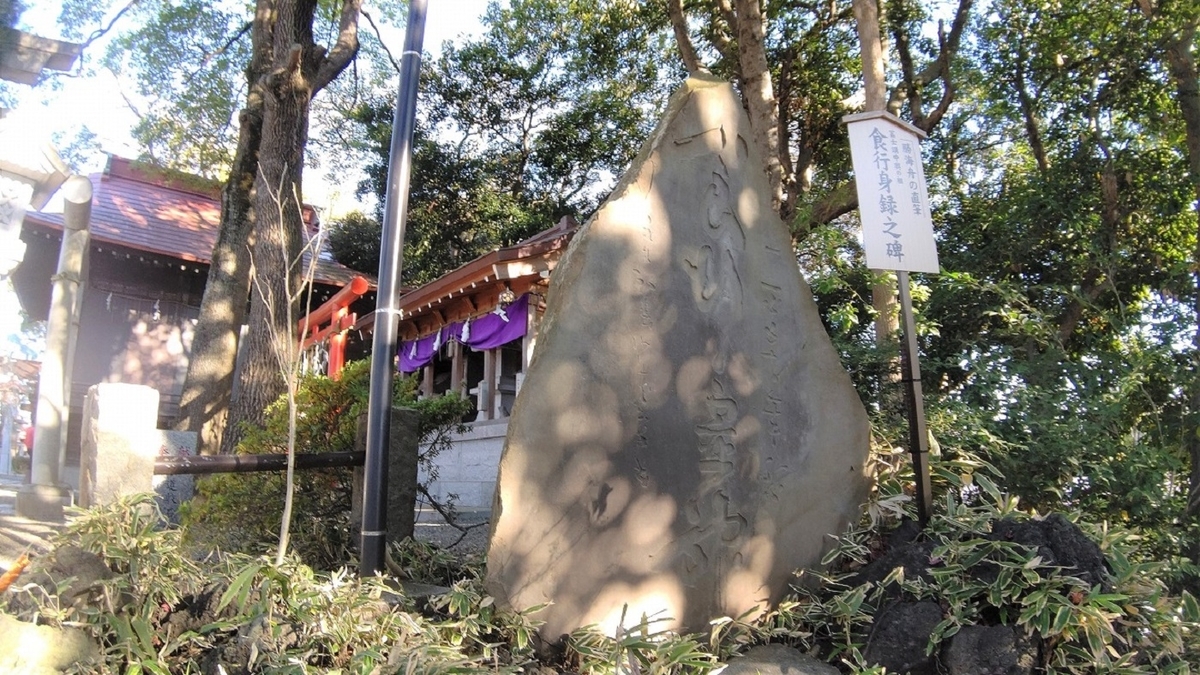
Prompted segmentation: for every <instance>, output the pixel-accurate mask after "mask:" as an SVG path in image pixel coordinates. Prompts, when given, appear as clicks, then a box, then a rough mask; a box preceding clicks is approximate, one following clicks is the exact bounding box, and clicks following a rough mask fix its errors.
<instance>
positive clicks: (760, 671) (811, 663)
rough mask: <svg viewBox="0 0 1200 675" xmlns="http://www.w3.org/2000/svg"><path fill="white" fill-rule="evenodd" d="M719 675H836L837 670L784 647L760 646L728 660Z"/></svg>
mask: <svg viewBox="0 0 1200 675" xmlns="http://www.w3.org/2000/svg"><path fill="white" fill-rule="evenodd" d="M721 675H838V669H837V668H834V667H833V666H831V665H829V664H828V663H824V662H822V661H818V660H816V659H814V658H813V657H811V656H807V655H805V654H802V653H800V651H799V650H797V649H793V648H791V647H788V646H786V645H762V646H759V647H753V648H751V649H750V650H749V651H747V652H746V653H745V654H742V655H741V656H736V657H734V658H732V659H729V665H727V666H725V669H724V670H722V671H721Z"/></svg>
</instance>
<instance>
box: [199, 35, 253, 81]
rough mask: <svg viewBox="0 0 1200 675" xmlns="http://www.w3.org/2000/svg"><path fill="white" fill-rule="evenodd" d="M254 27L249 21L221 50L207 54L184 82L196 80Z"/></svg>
mask: <svg viewBox="0 0 1200 675" xmlns="http://www.w3.org/2000/svg"><path fill="white" fill-rule="evenodd" d="M253 25H254V22H253V21H247V22H246V23H244V24H242V29H241V30H239V31H238V32H236V33H234V34H233V36H232V37H230V38H229V39H228V40H226V41H225V44H223V45H221V48H220V49H218V50H216V51H214V52H209V53H208V54H205V55H204V60H203V61H201V62H200V65H199V67H197V68H196V70H194V71H192V74H191V75H188V76H187V79H186V80H184V81H185V82H191V81H192V79H193V78H195V77H196V76H197V75H199V74H200V71H202V70H204V67H205V66H207V65H208V64H209V63H210V62H211V61H212V60H213V59H214V58H216V57H217V56H218V55H220V54H224V53H225V52H226V51H228V49H229V48H230V47H232V46H233V44H234V43H235V42H237V41H238V40H240V39H242V36H243V35H245V34H246V33H249V32H250V28H251V26H253Z"/></svg>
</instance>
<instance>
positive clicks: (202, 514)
mask: <svg viewBox="0 0 1200 675" xmlns="http://www.w3.org/2000/svg"><path fill="white" fill-rule="evenodd" d="M369 388H370V363H369V362H368V361H352V362H350V363H347V364H346V367H345V369H344V370H343V371H342V375H341V378H340V379H337V380H333V379H330V378H328V377H325V376H323V375H308V376H305V377H304V378H302V381H301V383H300V386H299V389H298V391H297V394H296V403H297V406H298V408H299V410H300V415H299V421H298V426H297V431H296V452H297V453H298V454H303V453H320V452H346V451H351V450H353V449H354V438H355V433H356V430H357V426H358V419H359V416H360V415H362V414H364V413H365V412H366V409H367V395H368V392H369ZM393 401H394V404H395V405H403V406H408V407H412V408H415V409H417V411H418V412H419V413H420V427H419V430H418V431H419V433H420V434H421V438H422V439H423V440H424V441H425V444H424V446H423V451H422V453H421V456H420V458H419V461H420V462H422V465H423V466H424V467H425V468H426V469H427V473H428V469H429V467H430V466H432V462H433V459H434V457H436V456H437V454H438V453H439V452H441V451H442V450H443V449H444V448H445V447H447V445H448V443H449V439H448V432H449V431H451V430H453V429H456V428H457V427H458V426H460V423H459V420H460V419H461V418H462V417H463V415H464V414H465V412H466V410H467V409H468V408H469V407H470V404H469V402H467V401H465V400H463V399H461V398H458V397H456V396H443V397H437V398H432V399H425V400H421V401H417V400H416V395H415V380H414V379H413V378H397V379H396V383H395V389H394V392H393ZM237 451H238V454H255V455H257V454H283V453H285V452H286V451H287V400H286V398H284V397H282V396H281V397H280V398H279V399H277V400H276V401H275V402H273V403H272V404H271V405H270V406H269V407H268V408H267V410H266V422H265V424H264V426H262V427H259V428H250V429H247V430H246V434H245V436H244V438H243V439H242V442H241V443H240V444H238V450H237ZM295 480H296V497H295V499H296V501H295V505H294V507H293V508H294V510H293V516H292V534H291V549H292V552H293V553H295V554H296V555H297V556H299V557H300V558H301V559H302V560H304V561H305V562H307V563H308V564H310V565H313V566H315V567H319V568H323V569H332V568H334V567H337V566H338V565H341V564H344V563H345V562H346V561H347V560H348V559H349V557H350V549H351V548H352V546H353V544H354V543H355V542H354V541H352V538H351V523H350V497H351V488H352V471H351V469H349V468H333V469H320V470H316V469H314V470H306V471H297V472H296V474H295ZM284 488H285V485H284V476H283V474H282V473H279V472H270V473H266V472H264V473H243V474H220V475H216V476H212V477H209V478H207V479H204V480H202V481H200V483H199V485H198V487H197V492H198V496H197V497H196V498H194V499H193V500H192V501H191V502H190V503H188V504H187V505H185V508H184V509H183V515H182V523H183V526H184V530H185V533H186V540H187V541H188V542H189V543H191V544H194V545H197V546H204V547H206V548H209V549H213V548H216V549H221V550H226V551H241V552H247V553H260V552H263V551H265V550H266V549H267V548H269V547H271V546H273V545H274V543H275V541H276V536H277V534H278V531H279V525H280V519H281V515H282V511H283V494H284Z"/></svg>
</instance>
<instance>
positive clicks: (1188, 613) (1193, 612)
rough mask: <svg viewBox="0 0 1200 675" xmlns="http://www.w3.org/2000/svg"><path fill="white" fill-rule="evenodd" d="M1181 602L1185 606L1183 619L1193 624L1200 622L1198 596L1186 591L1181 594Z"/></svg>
mask: <svg viewBox="0 0 1200 675" xmlns="http://www.w3.org/2000/svg"><path fill="white" fill-rule="evenodd" d="M1180 600H1181V601H1182V605H1183V618H1184V619H1185V620H1186V621H1191V622H1192V623H1196V622H1200V603H1197V602H1196V596H1194V595H1192V594H1191V593H1188V592H1187V591H1186V590H1185V591H1183V593H1181V594H1180Z"/></svg>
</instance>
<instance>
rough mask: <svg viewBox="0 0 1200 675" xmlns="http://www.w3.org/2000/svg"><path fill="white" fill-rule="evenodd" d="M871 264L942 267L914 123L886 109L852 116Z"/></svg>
mask: <svg viewBox="0 0 1200 675" xmlns="http://www.w3.org/2000/svg"><path fill="white" fill-rule="evenodd" d="M845 122H846V124H847V128H848V130H849V132H850V157H851V160H852V161H853V163H854V175H855V177H856V180H855V183H856V184H857V186H858V209H859V213H860V214H861V217H862V227H863V248H864V250H865V251H866V254H867V267H870V268H872V269H880V270H902V271H907V272H934V273H936V272H937V271H938V259H937V245H936V243H935V242H934V238H933V219H932V218H931V217H930V215H929V191H928V188H927V187H926V184H925V171H924V169H923V168H922V167H921V147H920V138H919V137H918V136H917V131H916V130H915V127H910V126H909V125H907V124H905V123H904V122H902V121H900V120H899V119H897V118H895V117H893V116H892V115H890V114H888V113H884V112H874V113H862V114H859V115H849V116H847V117H846V118H845Z"/></svg>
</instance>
